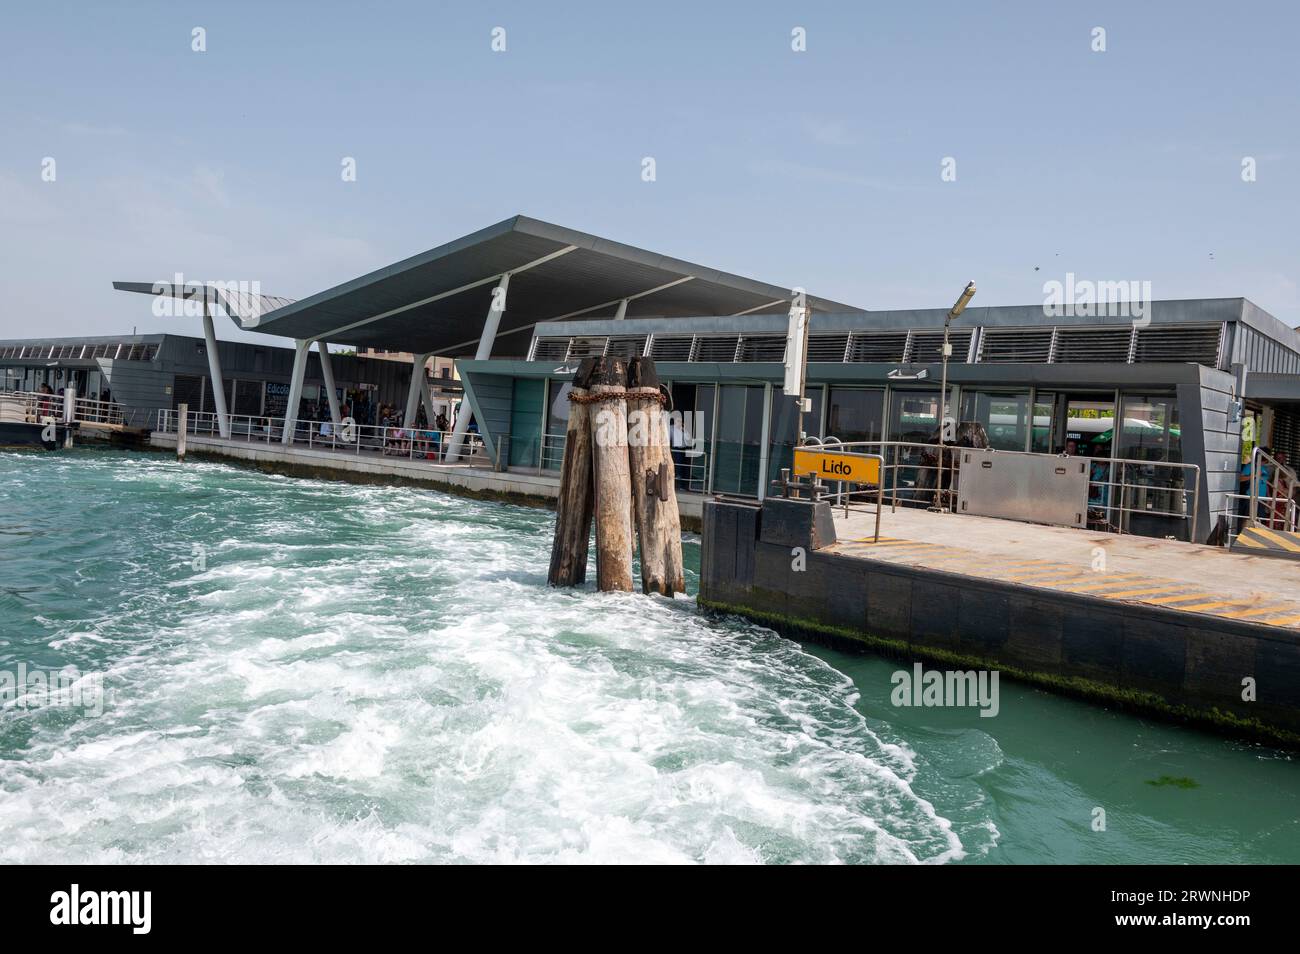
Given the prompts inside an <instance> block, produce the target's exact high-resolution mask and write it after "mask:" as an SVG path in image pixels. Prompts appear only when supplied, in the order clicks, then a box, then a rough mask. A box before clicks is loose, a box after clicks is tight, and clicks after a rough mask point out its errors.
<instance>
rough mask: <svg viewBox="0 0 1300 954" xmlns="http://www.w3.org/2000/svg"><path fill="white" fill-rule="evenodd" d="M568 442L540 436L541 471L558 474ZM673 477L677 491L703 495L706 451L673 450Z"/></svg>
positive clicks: (559, 437)
mask: <svg viewBox="0 0 1300 954" xmlns="http://www.w3.org/2000/svg"><path fill="white" fill-rule="evenodd" d="M567 441H568V435H567V434H544V435H542V441H541V448H540V451H539V453H538V458H539V460H540V461H541V468H542V470H543V471H548V470H549V471H552V472H553V473H556V474H558V473H559V472H560V469H561V468H562V467H563V466H564V448H565V444H566V443H567ZM671 456H672V460H673V475H674V480H675V482H676V486H677V490H678V491H679V492H681V491H684V492H686V493H692V494H702V493H705V492H706V490H707V488H708V478H709V455H708V452H707V451H701V450H696V449H695V448H694V447H693V446H692V447H686V448H673V449H672V451H671Z"/></svg>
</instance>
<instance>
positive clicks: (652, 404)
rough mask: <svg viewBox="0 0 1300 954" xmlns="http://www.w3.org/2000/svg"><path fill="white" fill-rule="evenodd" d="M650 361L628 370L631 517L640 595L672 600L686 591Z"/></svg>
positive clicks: (659, 398)
mask: <svg viewBox="0 0 1300 954" xmlns="http://www.w3.org/2000/svg"><path fill="white" fill-rule="evenodd" d="M664 408H665V402H664V396H663V392H662V391H661V390H660V387H659V376H658V374H657V373H656V372H655V364H654V359H653V358H633V359H632V361H631V363H630V365H629V366H628V390H627V422H628V441H627V444H628V465H629V468H630V471H631V480H632V515H633V517H634V518H635V520H636V532H637V538H638V540H639V541H640V545H641V591H642V592H643V593H659V594H662V595H663V596H672V595H673V594H674V593H681V592H684V591H685V589H686V574H685V570H684V569H683V567H682V522H681V515H680V513H679V512H678V509H677V478H676V474H675V473H674V468H673V457H672V451H671V448H670V446H669V444H670V440H669V436H668V424H667V420H666V418H667V412H666V411H665V409H664Z"/></svg>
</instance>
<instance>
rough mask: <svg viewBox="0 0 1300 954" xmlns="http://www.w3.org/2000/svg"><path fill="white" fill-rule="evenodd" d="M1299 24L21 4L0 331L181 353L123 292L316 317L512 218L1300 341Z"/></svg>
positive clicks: (883, 6) (1137, 9)
mask: <svg viewBox="0 0 1300 954" xmlns="http://www.w3.org/2000/svg"><path fill="white" fill-rule="evenodd" d="M496 28H501V29H502V30H504V40H505V49H504V50H503V51H498V50H494V49H493V31H494V30H495V29H496ZM1098 28H1100V29H1101V30H1104V46H1105V49H1104V50H1097V49H1094V47H1096V46H1097V45H1098V40H1099V38H1101V37H1102V36H1103V35H1101V34H1098V33H1097V29H1098ZM1298 28H1300V4H1295V3H1282V2H1260V3H1252V4H1247V5H1238V4H1224V3H1202V2H1179V3H1171V2H1143V3H1133V2H1126V3H1084V2H1073V3H1049V2H1032V3H1030V2H1026V3H1018V2H988V3H975V2H969V0H968V2H960V3H958V2H954V3H939V2H934V3H928V2H923V0H916V2H908V3H880V2H864V0H858V2H839V3H830V2H807V3H800V2H784V3H763V2H745V3H740V2H737V3H701V2H695V3H677V2H672V0H665V2H655V3H615V2H609V0H606V2H602V3H579V2H573V3H565V2H539V0H530V2H518V3H493V2H480V3H468V2H466V3H453V2H446V3H443V2H434V0H425V2H420V3H398V2H383V0H375V2H367V3H360V2H348V3H336V2H331V0H319V2H313V3H295V2H283V3H275V4H271V3H266V2H262V3H245V2H238V0H236V2H228V0H223V2H219V3H218V2H215V0H208V2H175V0H170V2H158V3H145V2H130V0H123V2H117V3H102V2H82V3H72V2H65V3H55V2H46V3H35V4H17V3H11V4H6V6H5V7H4V9H3V13H2V14H0V89H3V91H4V92H3V94H0V338H23V337H36V336H53V335H85V334H125V333H129V332H131V331H132V330H133V329H135V330H137V331H138V332H140V333H146V332H156V331H172V332H177V333H184V334H199V333H201V329H200V324H199V320H198V319H196V318H161V317H155V316H154V315H153V314H152V311H151V308H150V301H149V299H147V298H145V297H143V296H139V295H130V294H125V293H122V292H115V291H113V289H112V287H111V282H112V281H113V280H115V279H121V280H130V281H150V282H152V281H166V280H170V279H171V277H172V275H173V274H175V273H177V272H180V273H182V274H183V275H184V276H185V277H186V278H187V279H191V280H193V279H198V280H220V281H249V282H251V281H257V282H259V283H260V285H261V289H262V291H263V292H264V293H268V294H274V295H283V296H287V297H291V298H302V297H306V296H307V295H310V294H313V293H315V292H318V291H321V290H323V289H325V288H328V287H331V286H333V285H336V284H339V283H341V282H344V281H347V280H349V279H352V278H355V277H357V276H358V275H361V274H364V273H366V272H368V271H370V270H372V269H375V268H379V267H382V266H384V265H387V264H390V263H392V262H394V261H397V260H399V259H402V258H405V257H407V256H409V255H413V254H416V253H418V252H421V251H424V250H427V249H430V248H433V247H435V246H437V245H440V244H442V243H443V242H446V241H450V240H452V239H454V238H457V237H459V236H461V235H464V234H466V233H468V232H472V231H475V230H477V229H480V228H483V227H485V226H487V225H490V224H492V223H495V222H498V221H501V220H503V219H506V218H509V217H510V216H513V215H516V214H521V213H522V214H525V215H529V216H532V217H535V218H539V219H543V220H546V221H551V222H555V223H557V224H560V225H565V226H568V227H571V228H576V229H580V230H582V231H587V232H593V233H595V234H597V235H601V236H604V237H606V238H610V239H614V240H617V241H621V242H626V243H629V244H632V245H636V246H640V247H642V248H647V249H651V250H653V251H656V252H660V253H663V254H666V255H670V256H673V257H676V258H681V259H686V260H687V261H692V262H696V263H699V264H702V265H706V266H709V267H714V268H719V269H723V270H726V271H730V272H735V273H738V274H741V275H745V276H749V277H752V278H757V279H760V280H763V281H767V282H771V283H773V284H778V285H782V286H787V287H793V286H801V287H804V288H807V289H808V290H809V291H810V292H811V293H813V294H816V295H821V296H824V297H827V298H830V299H833V300H836V301H841V302H847V303H850V304H853V305H856V306H858V307H862V308H866V309H868V310H888V309H897V308H933V307H941V306H943V307H946V306H948V305H950V304H951V303H952V302H953V301H954V300H955V298H956V297H957V295H958V293H959V292H960V291H961V289H962V287H963V286H964V285H965V283H966V282H967V281H969V280H974V281H975V282H976V283H977V285H978V288H979V291H978V294H977V296H976V300H975V302H974V304H976V305H1011V304H1034V303H1038V302H1041V301H1043V299H1044V283H1046V282H1049V281H1052V280H1057V281H1062V282H1063V281H1064V280H1065V276H1066V274H1067V273H1073V274H1074V275H1075V276H1076V279H1081V280H1094V281H1135V282H1141V281H1149V282H1151V292H1152V296H1153V297H1154V298H1157V299H1160V298H1200V297H1246V298H1249V299H1251V300H1252V301H1254V302H1255V303H1256V304H1257V305H1259V306H1260V307H1262V308H1263V309H1265V310H1266V311H1268V312H1271V313H1272V314H1273V315H1275V316H1276V317H1278V318H1279V319H1281V320H1282V321H1284V322H1285V323H1287V324H1288V325H1291V326H1296V325H1300V290H1298V284H1300V267H1298V265H1297V263H1298V262H1300V256H1298V255H1297V250H1298V249H1297V243H1298V241H1300V240H1298V239H1297V235H1296V228H1295V223H1296V219H1297V211H1300V141H1298V140H1300V123H1297V118H1298V117H1300V57H1297V56H1296V52H1295V48H1294V47H1295V44H1294V37H1295V36H1296V35H1297V32H1298ZM196 29H201V30H202V34H201V36H202V39H203V41H204V43H203V45H205V47H206V49H204V50H202V51H197V50H195V49H194V48H193V47H194V46H195V45H196V44H195V34H194V31H195V30H196ZM797 31H802V36H804V37H805V38H806V40H805V44H804V45H805V47H806V48H805V49H802V50H796V49H794V47H795V46H797V45H799V44H798V43H797V38H796V36H795V33H796V32H797ZM497 36H498V38H499V37H500V36H501V34H499V33H498V34H497ZM498 45H499V41H498ZM647 157H649V158H652V159H653V160H654V178H653V180H652V181H646V179H645V178H644V176H643V170H644V169H645V164H644V160H645V159H646V158H647ZM347 158H351V159H353V160H355V170H356V175H355V180H354V181H345V178H344V176H343V174H342V172H343V163H344V160H345V159H347ZM50 159H53V160H54V162H53V164H52V165H51V164H50V163H49V161H48V160H50ZM946 159H951V160H953V163H950V164H949V165H948V166H947V168H948V169H949V171H950V173H951V171H954V170H955V177H954V176H952V175H951V174H950V175H948V176H947V177H945V176H944V174H943V173H944V170H945V160H946ZM1246 159H1250V160H1253V166H1254V173H1255V174H1254V181H1245V180H1244V179H1243V161H1244V160H1246ZM51 170H52V172H53V176H52V177H51V176H50V171H51ZM51 178H52V181H50V180H51ZM218 335H219V336H220V337H222V338H231V339H235V338H245V339H248V338H250V337H251V338H253V339H254V340H256V339H257V338H259V337H262V336H255V335H254V336H250V334H249V333H247V332H241V331H239V330H238V329H237V328H236V327H235V325H234V324H233V323H231V322H227V321H222V322H219V323H218Z"/></svg>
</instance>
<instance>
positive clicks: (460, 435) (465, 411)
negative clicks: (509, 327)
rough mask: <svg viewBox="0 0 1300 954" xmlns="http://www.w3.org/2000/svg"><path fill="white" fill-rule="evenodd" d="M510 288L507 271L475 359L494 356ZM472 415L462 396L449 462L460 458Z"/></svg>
mask: <svg viewBox="0 0 1300 954" xmlns="http://www.w3.org/2000/svg"><path fill="white" fill-rule="evenodd" d="M509 288H510V273H509V272H506V273H505V274H504V275H502V276H501V281H500V282H498V283H497V287H496V288H494V289H493V290H492V304H491V306H489V308H488V313H487V318H486V319H485V320H484V322H483V334H482V335H480V336H479V339H478V350H477V351H475V352H474V360H475V361H486V360H487V359H488V358H490V357H492V345H493V343H494V342H495V341H496V337H497V329H498V328H499V327H501V316H502V315H503V314H505V311H506V291H507V290H508V289H509ZM472 416H473V415H472V414H471V413H470V409H469V400H468V398H462V399H461V402H460V412H459V413H458V414H457V415H456V426H455V428H454V429H453V430H452V432H451V443H450V444H449V445H448V447H447V460H448V461H449V462H452V461H457V460H460V452H461V449H462V448H463V447H464V446H465V435H466V434H467V433H469V422H470V418H471V417H472Z"/></svg>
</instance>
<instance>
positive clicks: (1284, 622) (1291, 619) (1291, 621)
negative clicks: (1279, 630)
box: [1264, 616, 1300, 626]
mask: <svg viewBox="0 0 1300 954" xmlns="http://www.w3.org/2000/svg"><path fill="white" fill-rule="evenodd" d="M1264 622H1265V623H1267V624H1268V625H1269V626H1296V625H1300V616H1284V617H1282V619H1266V620H1264Z"/></svg>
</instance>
